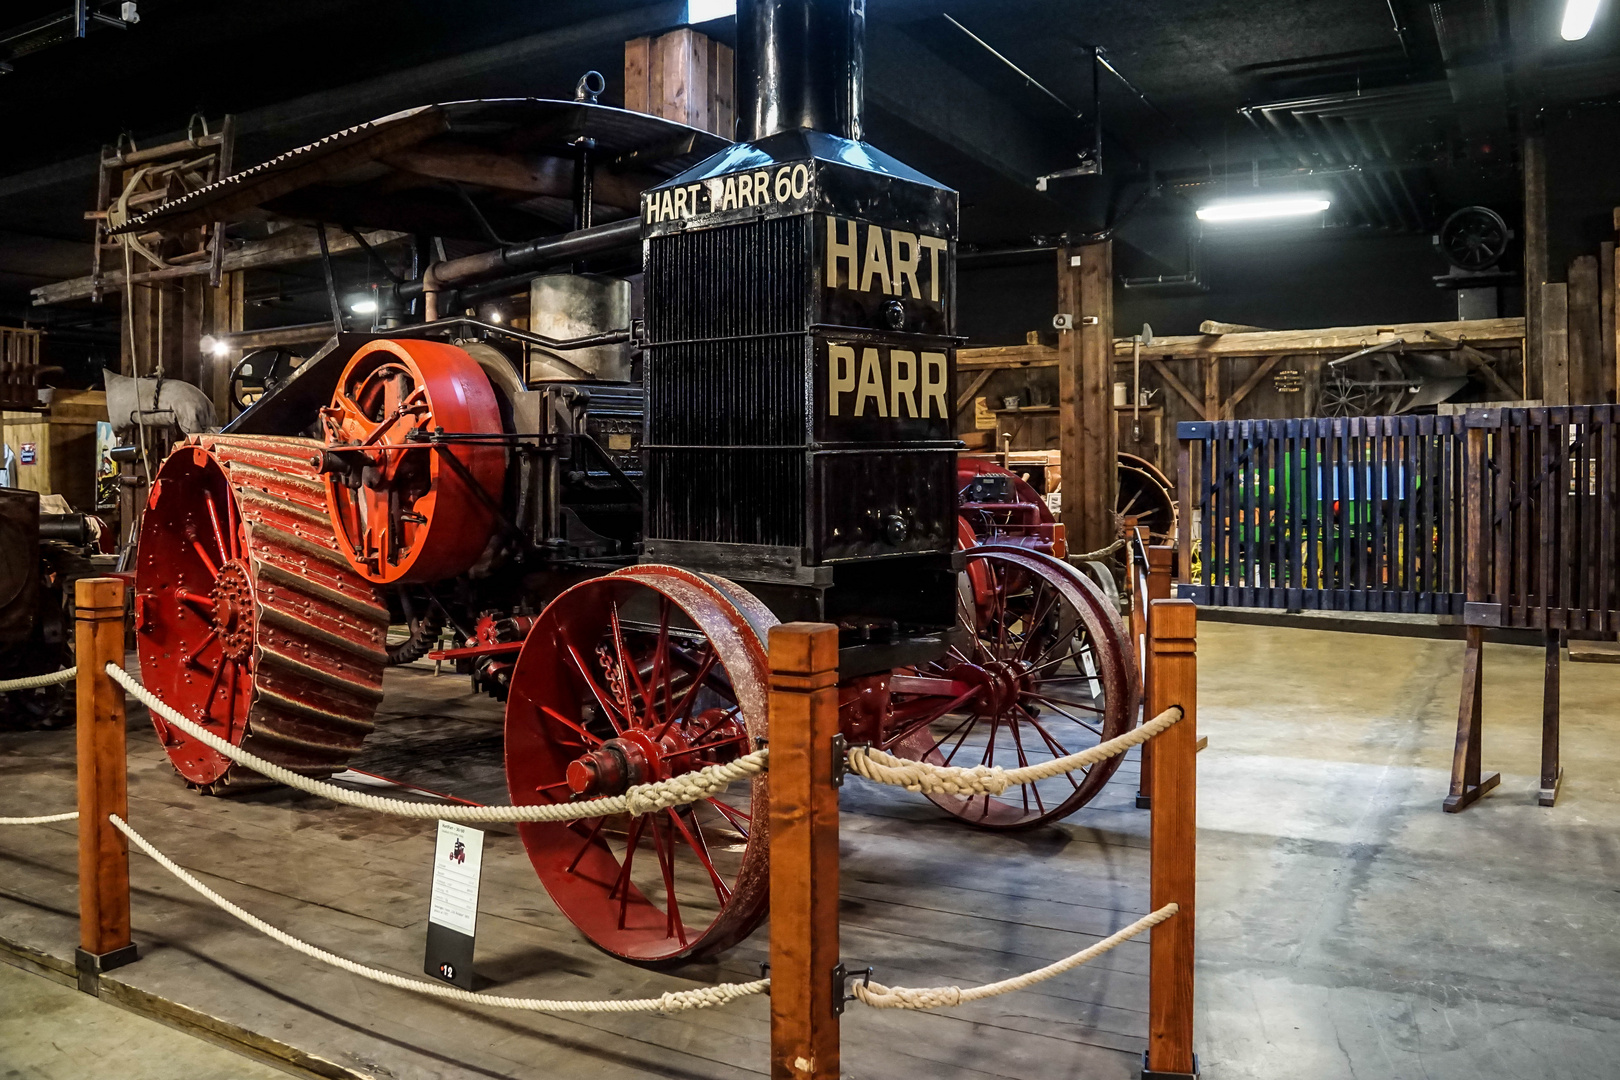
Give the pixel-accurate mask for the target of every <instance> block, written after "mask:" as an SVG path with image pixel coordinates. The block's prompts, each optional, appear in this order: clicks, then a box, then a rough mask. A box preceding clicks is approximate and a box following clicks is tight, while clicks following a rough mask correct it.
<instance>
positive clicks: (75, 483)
mask: <svg viewBox="0 0 1620 1080" xmlns="http://www.w3.org/2000/svg"><path fill="white" fill-rule="evenodd" d="M106 419H107V395H106V394H105V393H104V392H103V391H100V390H58V391H56V392H55V395H54V396H53V398H52V401H51V404H50V407H49V409H48V411H38V412H5V413H0V431H3V433H4V440H5V443H6V445H8V446H10V447H11V452H12V453H13V454H14V455H15V456H16V463H17V486H18V487H21V488H26V489H28V490H29V491H37V492H39V493H40V494H42V495H61V496H62V497H63V498H65V499H67V501H68V504H69V505H70V506H72V507H73V509H75V510H82V511H84V512H86V513H94V512H95V509H96V424H97V423H99V422H100V421H103V420H106ZM28 447H32V448H33V449H32V451H31V452H29V451H28V449H27V448H28ZM30 458H31V459H32V460H28V459H30Z"/></svg>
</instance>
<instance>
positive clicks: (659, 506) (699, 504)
mask: <svg viewBox="0 0 1620 1080" xmlns="http://www.w3.org/2000/svg"><path fill="white" fill-rule="evenodd" d="M647 487H648V495H649V498H648V503H647V505H648V522H647V526H648V529H647V531H648V535H649V536H651V537H655V538H659V539H669V540H692V541H702V542H707V543H714V544H766V545H770V546H773V547H793V548H798V547H802V546H803V544H804V524H803V522H804V452H803V451H802V450H757V449H748V450H702V449H699V450H676V449H652V450H649V451H648V452H647Z"/></svg>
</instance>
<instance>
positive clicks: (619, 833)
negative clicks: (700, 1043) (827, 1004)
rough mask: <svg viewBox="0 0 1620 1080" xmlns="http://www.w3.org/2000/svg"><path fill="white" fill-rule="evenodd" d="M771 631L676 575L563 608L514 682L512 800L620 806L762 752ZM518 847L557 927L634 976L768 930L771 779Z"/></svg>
mask: <svg viewBox="0 0 1620 1080" xmlns="http://www.w3.org/2000/svg"><path fill="white" fill-rule="evenodd" d="M775 622H776V619H775V618H774V617H773V616H772V615H771V614H770V612H769V611H767V610H766V609H765V608H764V606H763V605H762V604H760V603H759V601H757V600H756V599H754V597H753V596H751V595H749V594H748V593H747V592H745V591H744V590H742V589H741V588H739V587H738V586H737V585H735V584H733V583H731V582H728V581H726V580H725V579H723V578H717V577H712V576H709V575H705V574H696V573H692V572H690V571H686V570H679V569H676V568H674V567H669V566H651V565H649V566H636V567H630V568H628V569H624V570H620V571H617V572H616V573H613V574H609V575H608V576H606V577H603V578H597V579H595V580H592V581H587V582H585V583H583V584H580V585H576V586H574V587H573V588H571V589H569V590H568V591H567V592H565V593H563V594H562V595H561V596H559V597H557V599H556V600H554V601H552V603H551V604H550V606H548V607H547V608H546V610H545V612H544V613H543V614H542V615H541V616H540V619H539V621H538V622H537V623H536V624H535V626H534V628H533V630H531V631H530V633H529V636H528V638H527V640H526V642H525V644H524V646H523V651H522V652H521V653H520V654H519V655H518V661H517V667H516V669H515V670H514V672H513V675H512V686H511V696H510V698H509V699H508V701H507V705H506V779H507V787H508V790H509V791H510V794H511V797H512V801H513V802H514V803H518V804H532V803H543V802H567V801H569V800H570V799H573V798H586V797H592V796H598V795H615V794H619V793H620V792H622V791H624V790H625V789H626V788H627V787H630V786H633V785H635V784H643V783H648V782H651V781H655V780H661V779H665V778H667V777H670V776H674V775H677V774H679V773H682V772H690V771H693V770H695V769H699V768H702V767H703V766H705V765H712V764H718V763H722V762H726V761H731V760H733V759H735V758H737V757H740V756H742V755H744V754H748V753H751V752H752V751H753V750H754V749H756V748H757V746H758V745H759V743H760V740H762V739H763V738H764V737H765V724H766V703H767V694H768V690H769V671H768V666H767V662H766V653H765V636H766V634H767V632H768V631H769V628H770V627H771V626H772V625H774V624H775ZM518 831H519V833H520V834H521V836H522V838H523V845H524V847H525V848H526V849H527V850H528V852H529V859H530V860H531V861H532V862H533V863H534V868H535V870H536V872H538V874H539V875H540V880H541V882H542V883H544V885H545V887H546V891H547V892H548V893H550V894H551V898H552V900H553V901H554V902H555V903H556V904H557V906H558V907H559V908H560V909H562V912H563V914H564V915H566V916H568V918H569V919H570V920H571V921H572V922H573V923H574V925H575V926H577V927H579V929H580V930H581V931H582V932H583V933H584V934H585V936H586V937H588V938H589V939H590V940H591V941H592V942H594V943H595V944H596V945H598V946H599V947H601V948H602V949H605V950H606V951H608V952H610V953H612V954H613V955H615V956H617V957H620V958H621V959H624V960H629V961H631V962H632V963H638V964H644V965H655V964H660V963H667V962H673V961H679V960H685V959H690V958H694V957H701V956H707V955H712V954H713V953H716V952H719V951H720V950H722V949H725V948H728V947H730V946H731V945H734V944H736V943H737V942H738V941H741V940H742V939H743V938H744V937H747V936H748V934H749V933H750V932H752V931H753V929H754V928H755V927H756V926H758V925H759V922H760V920H761V919H763V918H764V916H765V911H766V905H767V901H768V899H769V891H770V890H769V885H770V881H769V873H768V871H767V867H768V862H767V860H768V854H767V848H768V844H769V841H770V835H769V832H770V825H769V814H768V804H767V802H766V783H765V778H764V777H763V776H760V777H758V778H756V779H755V780H754V781H753V782H752V783H751V784H749V783H744V782H738V783H735V784H733V785H732V787H731V789H730V790H728V791H726V792H723V793H721V794H720V795H719V796H717V797H715V798H711V799H708V800H706V801H704V802H700V803H694V804H692V805H689V806H683V807H676V808H674V809H670V810H664V811H660V812H658V813H655V814H645V815H639V816H636V817H629V818H625V817H620V818H599V819H595V820H590V821H582V822H576V823H572V824H566V825H564V824H525V825H520V826H519V827H518Z"/></svg>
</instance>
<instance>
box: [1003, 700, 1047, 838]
mask: <svg viewBox="0 0 1620 1080" xmlns="http://www.w3.org/2000/svg"><path fill="white" fill-rule="evenodd" d="M1015 711H1017V712H1023V710H1022V709H1016V710H1015ZM1019 726H1020V724H1019V720H1018V717H1016V716H1012V717H1008V719H1007V729H1008V731H1009V732H1011V734H1012V740H1013V750H1014V751H1016V752H1017V754H1018V767H1019V768H1024V767H1025V766H1027V765H1028V764H1029V756H1028V755H1027V754H1025V753H1024V738H1023V736H1022V735H1020V734H1019V732H1018V729H1019ZM1018 786H1019V788H1020V792H1019V793H1020V794H1021V795H1022V796H1023V797H1024V813H1026V814H1027V813H1029V797H1030V795H1031V794H1033V795H1034V796H1035V809H1036V810H1038V811H1040V812H1041V813H1043V814H1044V813H1046V806H1045V804H1044V803H1042V802H1041V792H1040V789H1039V788H1038V787H1036V786H1035V785H1034V784H1020V785H1018Z"/></svg>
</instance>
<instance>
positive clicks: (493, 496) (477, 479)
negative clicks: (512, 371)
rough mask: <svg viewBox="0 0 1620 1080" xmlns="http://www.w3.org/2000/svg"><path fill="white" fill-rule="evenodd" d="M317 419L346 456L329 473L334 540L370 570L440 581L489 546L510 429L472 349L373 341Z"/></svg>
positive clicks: (363, 570)
mask: <svg viewBox="0 0 1620 1080" xmlns="http://www.w3.org/2000/svg"><path fill="white" fill-rule="evenodd" d="M321 418H322V423H323V424H324V426H325V428H326V442H327V447H328V449H330V450H331V451H332V453H333V455H334V457H335V459H336V460H337V461H338V462H339V463H341V464H342V465H343V466H345V467H344V468H342V469H339V470H335V471H333V472H329V473H328V474H327V475H326V492H327V498H328V500H329V503H330V506H331V512H332V519H333V520H334V521H335V522H337V535H338V544H339V546H340V548H341V550H342V551H343V553H344V554H345V555H346V556H348V558H349V561H350V563H351V565H353V566H354V567H355V568H356V569H357V570H358V571H359V573H360V574H361V575H362V576H364V577H365V578H366V579H367V580H369V581H373V582H376V583H377V584H379V585H387V584H392V583H394V582H408V581H442V580H444V579H445V578H452V577H455V576H456V575H457V574H460V573H462V572H463V571H465V570H466V569H467V568H468V567H469V566H471V565H472V564H473V563H474V562H476V561H477V559H478V557H479V556H480V555H482V554H483V553H484V549H485V547H486V546H487V545H488V543H489V538H490V535H491V533H492V532H493V530H494V528H495V523H496V521H497V519H498V517H499V510H498V507H499V506H500V502H501V497H502V494H503V487H504V483H505V476H506V449H505V447H504V446H503V445H502V444H501V433H502V432H503V431H504V430H505V428H504V425H503V424H502V421H501V410H500V404H499V401H498V400H497V398H496V396H495V391H494V389H493V388H492V387H491V386H490V381H489V376H487V375H486V374H484V369H483V368H482V367H480V366H479V364H478V361H476V360H474V359H473V358H472V357H471V356H469V355H468V354H467V352H466V351H465V350H464V349H458V348H456V347H455V346H454V345H446V344H444V343H442V342H437V341H411V340H399V341H372V342H368V343H367V344H365V345H363V346H361V347H360V349H359V350H358V351H357V352H356V353H355V354H354V357H353V358H352V359H351V360H350V361H349V364H348V366H347V367H346V368H344V370H343V375H342V377H341V378H339V379H338V385H337V389H336V390H334V391H333V393H332V404H331V406H329V407H328V408H325V409H322V410H321ZM445 434H448V435H449V436H450V439H449V440H448V441H445V442H441V443H437V444H435V443H433V442H430V441H429V440H430V438H433V437H435V436H442V435H445ZM457 436H461V438H459V439H458V438H457ZM469 436H470V437H471V438H468V437H469Z"/></svg>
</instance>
